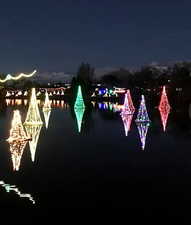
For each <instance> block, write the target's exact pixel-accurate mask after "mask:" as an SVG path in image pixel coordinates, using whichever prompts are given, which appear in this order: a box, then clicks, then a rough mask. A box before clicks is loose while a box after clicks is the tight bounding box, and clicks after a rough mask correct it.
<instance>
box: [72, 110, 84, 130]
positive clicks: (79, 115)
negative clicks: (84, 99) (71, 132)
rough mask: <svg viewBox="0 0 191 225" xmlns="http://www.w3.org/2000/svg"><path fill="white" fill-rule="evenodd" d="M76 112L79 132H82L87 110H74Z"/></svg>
mask: <svg viewBox="0 0 191 225" xmlns="http://www.w3.org/2000/svg"><path fill="white" fill-rule="evenodd" d="M74 112H75V115H76V120H77V125H78V132H79V133H80V132H81V126H82V121H83V116H84V112H85V108H78V109H76V108H74Z"/></svg>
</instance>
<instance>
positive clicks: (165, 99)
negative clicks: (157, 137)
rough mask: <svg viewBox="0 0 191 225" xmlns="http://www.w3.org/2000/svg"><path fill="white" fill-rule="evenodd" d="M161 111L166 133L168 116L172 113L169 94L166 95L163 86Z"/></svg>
mask: <svg viewBox="0 0 191 225" xmlns="http://www.w3.org/2000/svg"><path fill="white" fill-rule="evenodd" d="M159 111H160V116H161V121H162V125H163V130H164V132H165V130H166V125H167V120H168V115H169V113H170V104H169V101H168V97H167V94H166V88H165V86H163V90H162V94H161V99H160V104H159Z"/></svg>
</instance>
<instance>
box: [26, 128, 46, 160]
mask: <svg viewBox="0 0 191 225" xmlns="http://www.w3.org/2000/svg"><path fill="white" fill-rule="evenodd" d="M24 127H25V130H26V133H27V136H28V137H30V138H31V139H30V140H29V147H30V152H31V159H32V162H34V161H35V153H36V148H37V144H38V140H39V136H40V131H41V128H42V125H24Z"/></svg>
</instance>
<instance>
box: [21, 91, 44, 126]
mask: <svg viewBox="0 0 191 225" xmlns="http://www.w3.org/2000/svg"><path fill="white" fill-rule="evenodd" d="M42 124H43V122H42V120H41V117H40V112H39V108H38V102H37V99H36V91H35V88H32V94H31V98H30V103H29V108H28V112H27V116H26V120H25V122H24V125H42Z"/></svg>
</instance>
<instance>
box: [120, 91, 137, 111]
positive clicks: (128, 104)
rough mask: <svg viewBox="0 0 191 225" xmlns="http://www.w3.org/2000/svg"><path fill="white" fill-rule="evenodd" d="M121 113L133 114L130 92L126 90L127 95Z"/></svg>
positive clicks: (133, 108)
mask: <svg viewBox="0 0 191 225" xmlns="http://www.w3.org/2000/svg"><path fill="white" fill-rule="evenodd" d="M122 112H123V114H124V113H125V114H133V113H134V112H135V107H134V105H133V101H132V98H131V94H130V90H127V93H126V94H125V100H124V104H123V109H122Z"/></svg>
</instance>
